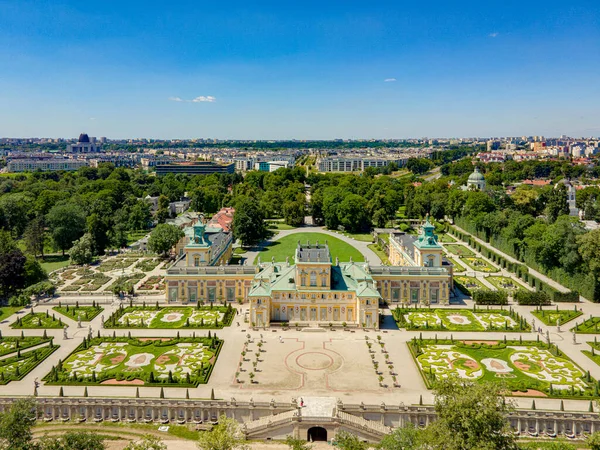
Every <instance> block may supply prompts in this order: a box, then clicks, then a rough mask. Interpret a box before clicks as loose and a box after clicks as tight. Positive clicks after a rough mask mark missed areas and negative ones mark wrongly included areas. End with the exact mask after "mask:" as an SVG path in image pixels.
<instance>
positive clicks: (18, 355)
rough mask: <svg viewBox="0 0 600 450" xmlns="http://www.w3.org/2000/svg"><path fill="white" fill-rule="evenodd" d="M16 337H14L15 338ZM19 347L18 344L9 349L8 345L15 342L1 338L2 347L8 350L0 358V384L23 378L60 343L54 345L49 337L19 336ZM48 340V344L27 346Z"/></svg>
mask: <svg viewBox="0 0 600 450" xmlns="http://www.w3.org/2000/svg"><path fill="white" fill-rule="evenodd" d="M13 339H14V338H13ZM18 341H19V347H16V345H15V346H14V347H13V348H12V349H11V350H12V351H9V349H7V348H6V347H7V345H8V346H11V347H12V346H13V344H14V342H12V343H7V341H6V339H1V340H0V347H5V349H6V350H7V351H5V352H4V353H3V355H5V356H4V357H3V359H2V360H0V384H7V383H10V382H11V381H17V380H22V379H23V378H24V377H25V376H26V375H27V374H28V373H29V372H31V371H32V370H33V369H34V368H35V367H37V366H38V364H40V363H41V362H42V361H44V360H45V359H46V358H47V357H48V356H50V354H52V353H53V352H54V351H55V350H56V349H57V348H58V345H53V344H51V343H52V340H51V339H48V338H28V337H26V338H18ZM45 342H47V343H48V344H47V345H44V346H42V347H39V348H36V349H35V350H27V347H32V346H34V345H39V344H41V343H45Z"/></svg>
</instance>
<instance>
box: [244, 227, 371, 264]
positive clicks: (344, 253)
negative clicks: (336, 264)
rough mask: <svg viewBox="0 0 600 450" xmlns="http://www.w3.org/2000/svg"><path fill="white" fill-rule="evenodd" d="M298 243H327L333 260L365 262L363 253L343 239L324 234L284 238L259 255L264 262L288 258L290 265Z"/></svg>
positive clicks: (303, 234)
mask: <svg viewBox="0 0 600 450" xmlns="http://www.w3.org/2000/svg"><path fill="white" fill-rule="evenodd" d="M298 241H300V242H301V243H302V244H306V242H307V241H310V243H311V244H315V243H316V242H317V241H319V244H324V243H325V241H327V244H328V245H329V251H330V252H331V260H332V261H335V258H336V256H337V257H338V258H339V259H340V262H348V261H350V257H352V259H353V260H354V261H358V262H362V261H364V260H365V258H364V256H363V255H362V253H360V252H359V251H358V250H357V249H356V248H354V247H352V246H351V245H350V244H347V243H345V242H344V241H342V240H341V239H337V238H335V237H333V236H329V235H328V234H323V233H301V232H300V233H294V234H290V235H289V236H285V237H284V238H281V239H278V240H277V241H273V242H272V243H271V244H270V245H269V246H268V247H266V248H265V249H264V250H263V251H261V252H260V253H259V256H260V258H261V261H262V262H268V261H271V258H273V257H274V258H275V261H279V262H283V261H285V258H286V257H289V258H290V263H292V262H293V261H294V255H295V253H296V247H297V246H298ZM257 262H258V257H257V258H256V259H255V260H254V264H256V263H257Z"/></svg>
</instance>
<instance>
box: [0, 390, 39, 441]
mask: <svg viewBox="0 0 600 450" xmlns="http://www.w3.org/2000/svg"><path fill="white" fill-rule="evenodd" d="M36 409H37V404H36V402H35V400H33V399H31V398H26V399H19V400H16V401H14V402H12V403H11V404H10V408H9V409H8V411H6V412H4V413H2V414H0V441H1V443H2V444H1V448H5V449H11V450H12V449H14V450H26V449H28V448H30V443H31V440H32V439H33V434H32V432H31V428H32V427H33V423H34V419H35V416H36Z"/></svg>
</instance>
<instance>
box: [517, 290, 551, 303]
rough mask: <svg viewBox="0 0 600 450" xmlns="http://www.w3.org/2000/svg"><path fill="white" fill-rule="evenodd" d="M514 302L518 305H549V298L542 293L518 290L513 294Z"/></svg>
mask: <svg viewBox="0 0 600 450" xmlns="http://www.w3.org/2000/svg"><path fill="white" fill-rule="evenodd" d="M515 300H516V302H517V303H518V304H519V305H549V304H550V297H549V296H548V294H547V293H546V292H544V291H539V292H529V291H524V290H518V291H517V292H516V293H515Z"/></svg>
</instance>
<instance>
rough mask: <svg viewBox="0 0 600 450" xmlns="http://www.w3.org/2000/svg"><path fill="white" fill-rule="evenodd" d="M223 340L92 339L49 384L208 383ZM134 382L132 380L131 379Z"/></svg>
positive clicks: (52, 373) (49, 378)
mask: <svg viewBox="0 0 600 450" xmlns="http://www.w3.org/2000/svg"><path fill="white" fill-rule="evenodd" d="M222 345H223V341H222V340H220V339H218V338H216V336H212V337H210V338H209V337H199V338H194V337H185V338H173V339H168V338H167V339H166V340H165V339H164V338H141V339H133V338H123V337H118V338H107V337H101V338H92V339H91V340H89V341H84V342H82V343H81V344H80V345H79V346H78V347H77V348H76V349H75V350H74V351H73V352H72V353H71V354H70V355H69V356H68V357H67V358H66V359H65V360H64V361H63V362H61V363H60V364H59V366H57V367H53V368H52V370H51V371H50V373H48V375H46V376H45V377H44V381H46V382H47V383H49V384H90V385H94V384H96V385H98V384H114V385H116V386H123V385H125V386H126V385H127V384H133V385H136V384H137V385H156V384H166V385H171V386H173V385H182V386H184V387H185V386H197V385H198V384H202V383H206V382H207V381H208V379H209V377H210V374H211V372H212V368H213V366H214V364H215V363H216V361H217V356H218V353H219V351H220V349H221V346H222ZM128 382H129V383H128Z"/></svg>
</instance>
